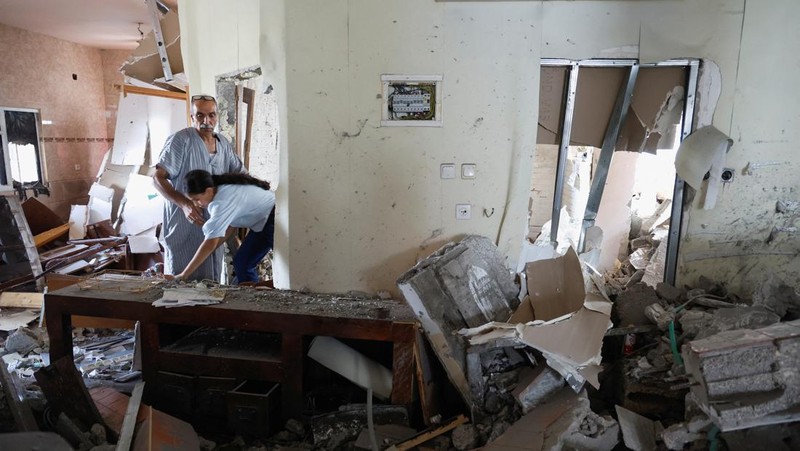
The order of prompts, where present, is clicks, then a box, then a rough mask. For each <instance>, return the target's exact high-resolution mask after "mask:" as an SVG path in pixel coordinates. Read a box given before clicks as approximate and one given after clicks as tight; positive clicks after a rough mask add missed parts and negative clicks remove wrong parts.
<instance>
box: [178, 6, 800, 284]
mask: <svg viewBox="0 0 800 451" xmlns="http://www.w3.org/2000/svg"><path fill="white" fill-rule="evenodd" d="M240 3H241V4H247V5H252V4H254V3H258V2H254V1H249V2H235V4H236V5H239V4H240ZM744 4H745V3H744V1H743V0H684V1H680V2H679V1H659V2H651V1H648V2H630V1H603V2H597V1H572V2H434V1H430V0H406V1H399V0H394V1H389V0H382V1H376V0H349V1H348V0H329V1H321V0H319V1H311V0H292V1H285V0H262V1H261V2H260V17H261V19H260V39H259V40H260V52H261V57H260V61H261V64H262V67H263V68H264V71H265V74H266V75H267V76H268V77H272V79H273V80H274V82H273V86H275V88H276V89H278V90H279V91H278V92H277V95H278V98H279V105H280V107H279V108H280V121H281V135H280V139H281V146H282V155H281V158H282V161H281V167H282V173H281V189H279V192H278V203H279V207H278V232H277V233H278V235H279V236H278V241H277V243H276V246H277V250H278V253H279V256H278V260H279V261H278V268H277V269H276V270H277V271H281V268H283V275H279V280H278V284H279V285H280V286H282V287H291V288H301V287H308V288H310V289H312V290H317V291H342V290H351V289H356V290H365V291H376V290H381V289H392V288H393V287H394V280H395V278H396V277H397V276H398V275H399V274H400V273H402V272H403V271H405V270H406V269H407V268H408V267H410V266H411V265H412V264H413V263H414V261H415V260H416V259H417V258H419V257H423V256H425V255H427V254H428V253H429V252H430V251H431V250H433V248H435V247H436V246H438V245H439V244H441V243H443V242H444V241H447V240H450V239H453V238H456V237H458V236H459V235H461V234H464V233H480V234H483V235H486V236H489V237H491V238H492V239H495V240H497V241H498V243H499V245H500V247H501V249H502V250H503V252H505V253H506V255H507V256H509V258H511V259H512V260H513V259H514V257H515V255H516V252H517V244H518V243H519V242H520V240H521V239H522V237H523V236H524V234H525V225H526V208H527V197H528V190H529V183H530V180H529V177H530V171H531V169H530V166H531V165H530V158H531V156H532V153H533V148H534V138H535V136H534V135H535V130H536V127H535V124H536V116H537V103H538V92H537V90H538V85H539V71H538V60H539V58H540V57H561V58H565V57H566V58H602V57H631V56H633V57H636V56H638V57H639V58H641V59H642V60H643V61H653V60H662V59H668V58H682V57H700V58H708V59H710V60H712V61H713V62H714V63H715V64H717V65H718V66H719V68H720V71H721V75H722V87H721V96H720V99H719V102H718V104H717V106H716V114H715V116H714V125H715V126H717V128H719V129H720V130H722V131H724V132H726V133H729V134H731V135H732V136H733V137H734V139H735V140H736V144H735V145H734V148H733V149H732V151H731V153H730V155H729V165H731V166H732V167H735V168H737V180H736V182H734V183H733V184H732V185H730V186H729V187H728V188H726V191H725V192H723V194H722V198H721V199H720V201H719V202H718V205H717V208H716V209H715V210H714V211H712V212H702V211H700V210H698V209H697V208H696V207H692V208H691V211H690V212H689V221H688V223H689V230H688V235H687V237H686V239H685V240H684V242H683V243H682V252H683V254H682V255H683V261H682V264H681V267H680V268H679V271H680V274H681V277H680V280H681V281H683V282H686V283H692V282H693V280H694V279H696V277H697V276H699V275H700V274H705V275H707V276H709V277H712V278H717V279H719V280H728V281H733V279H736V282H735V283H734V284H740V285H741V287H745V285H746V283H749V282H744V281H745V280H747V281H753V280H757V279H758V278H760V276H761V275H763V273H764V272H766V271H770V270H773V269H775V268H780V269H779V270H780V271H782V273H783V274H786V275H791V274H793V275H794V276H795V278H796V276H797V275H798V273H799V272H800V269H798V268H797V266H798V260H797V258H788V257H784V256H775V255H773V253H774V251H776V249H777V245H768V246H766V249H767V251H769V252H767V251H762V252H763V253H764V256H763V257H759V258H756V259H754V260H753V259H739V258H733V257H726V256H724V255H721V256H720V255H715V256H714V257H715V258H697V256H696V255H695V254H694V253H695V252H697V251H706V250H712V251H713V252H717V253H720V252H722V253H725V252H727V253H732V252H740V251H741V249H739V247H737V244H736V243H737V242H740V241H741V240H749V239H751V236H752V233H754V232H757V234H758V240H761V241H763V239H762V238H763V235H764V234H765V232H766V231H767V230H771V228H772V226H773V225H774V224H776V223H779V222H780V223H785V222H786V219H785V218H780V217H777V215H775V214H774V213H771V208H773V205H774V202H775V200H776V198H777V197H780V196H787V197H792V196H794V197H795V198H796V197H797V196H798V195H797V189H798V186H797V185H798V177H797V175H796V173H797V169H798V168H797V158H793V156H792V152H793V149H792V145H793V143H794V142H795V141H796V134H797V133H798V132H797V131H796V130H797V129H798V128H800V127H798V126H797V125H798V124H797V121H798V120H800V119H798V115H797V107H798V103H800V101H799V99H800V94H796V93H795V92H796V90H792V89H790V88H791V87H793V86H792V85H791V84H790V81H792V80H796V69H797V68H798V60H800V56H798V55H797V52H796V51H795V50H794V49H795V48H796V45H797V44H798V37H800V32H799V31H797V29H796V27H795V26H794V24H793V20H794V19H796V18H797V17H800V15H799V14H798V13H800V3H798V2H795V1H793V0H773V1H770V2H763V1H762V2H753V1H751V2H748V4H747V12H746V13H745V11H744ZM229 5H230V4H229V3H228V2H218V1H213V0H204V1H202V2H197V1H192V2H186V1H184V2H182V3H181V5H180V6H181V11H182V12H181V21H182V27H183V22H184V21H185V20H190V21H193V22H192V24H193V25H190V26H189V32H190V33H194V34H197V35H198V36H196V37H197V38H198V39H200V47H199V48H200V49H202V50H203V51H202V52H199V51H198V52H189V55H188V57H189V58H196V59H197V64H196V66H197V67H198V68H199V69H197V72H198V73H200V74H201V75H200V77H201V81H200V85H201V86H202V87H203V89H207V88H206V86H209V83H213V75H212V74H215V73H223V72H228V71H230V70H233V69H235V68H236V67H232V66H231V65H232V64H233V62H231V61H229V60H227V61H228V62H226V63H225V64H224V65H225V66H226V67H224V68H222V67H220V66H222V65H223V64H222V62H221V60H220V59H226V58H227V59H230V58H231V55H233V54H234V53H237V52H238V53H237V54H238V55H239V57H238V62H237V63H236V64H238V65H240V66H242V67H244V66H247V65H251V64H252V61H250V60H249V58H250V55H252V52H253V51H258V50H253V49H254V48H256V49H257V48H258V47H257V44H256V42H255V41H253V40H251V39H250V36H251V35H252V33H250V32H248V33H246V34H247V39H242V38H241V37H239V38H238V42H237V41H235V37H237V36H241V35H242V32H241V24H243V23H246V24H248V26H249V25H252V23H251V19H252V17H253V16H254V15H255V14H251V11H250V10H249V8H248V9H247V10H246V11H245V10H243V9H242V8H241V7H238V6H237V7H236V8H239V9H238V13H236V11H231V10H230V9H231V6H229ZM201 7H202V8H205V9H204V10H203V11H202V12H201V11H199V10H200V8H201ZM214 8H215V9H214ZM236 8H234V9H236ZM186 10H188V11H186ZM243 16H244V17H243ZM743 20H744V26H743ZM203 22H205V23H206V24H214V27H217V28H216V29H218V30H220V31H218V32H215V33H213V34H212V33H211V32H210V31H203V32H202V33H206V34H205V35H203V36H200V35H201V34H202V33H201V32H200V31H197V32H193V31H192V30H193V28H194V27H196V28H197V30H210V29H212V28H213V27H212V26H211V25H208V26H204V23H203ZM234 24H238V25H234ZM774 30H781V38H779V39H776V40H772V41H769V38H768V37H767V36H772V35H773V31H774ZM233 31H236V33H234V32H233ZM189 38H192V35H191V34H190V35H189ZM740 38H741V39H740ZM204 39H205V40H208V39H212V40H214V39H217V40H219V41H214V42H212V43H208V44H204V42H205V41H204ZM187 40H188V39H186V40H184V44H183V45H184V46H187V43H186V41H187ZM740 42H741V45H742V51H741V52H740ZM236 45H238V47H236ZM236 49H238V50H236ZM242 55H248V57H247V58H243V57H242ZM187 66H188V67H190V68H191V67H193V66H192V65H191V64H187ZM209 67H210V68H211V69H208V68H209ZM385 73H405V74H442V75H443V76H444V88H443V90H444V94H445V96H444V127H442V128H433V129H426V128H380V127H379V118H380V112H379V105H380V99H378V98H377V96H378V94H380V82H379V80H380V75H381V74H385ZM191 76H192V73H191V72H190V77H191ZM209 77H211V78H209ZM206 80H209V81H206ZM193 83H194V82H193ZM211 86H213V85H211ZM768 160H769V161H773V160H774V161H780V162H782V163H783V164H782V165H779V166H769V167H765V168H762V169H760V170H758V171H756V172H755V173H754V175H752V176H745V175H742V173H741V170H742V169H743V168H744V166H745V165H746V164H747V162H748V161H751V162H764V161H768ZM445 162H453V163H457V164H460V163H467V162H468V163H477V165H478V178H477V179H475V180H474V181H466V180H460V179H456V180H440V179H439V176H438V171H439V164H440V163H445ZM773 187H774V188H773ZM461 202H464V203H467V202H468V203H472V204H473V205H474V207H473V219H472V220H470V221H456V220H455V219H454V206H455V204H456V203H461ZM483 209H487V211H491V209H494V214H493V215H492V216H491V217H489V218H487V217H484V216H483V215H482V211H483ZM781 221H783V222H781ZM709 230H710V231H713V233H707V231H709ZM761 246H765V245H763V244H762V245H761ZM797 247H798V244H797V240H796V239H794V240H788V239H787V240H784V241H783V242H781V247H780V249H778V250H779V251H781V252H783V251H784V249H789V250H788V252H794V253H797ZM754 249H755V248H754ZM770 252H772V253H770ZM739 281H741V282H739Z"/></svg>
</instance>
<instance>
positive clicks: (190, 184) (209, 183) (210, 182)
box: [184, 169, 269, 194]
mask: <svg viewBox="0 0 800 451" xmlns="http://www.w3.org/2000/svg"><path fill="white" fill-rule="evenodd" d="M184 180H185V181H186V193H187V194H200V193H202V192H203V191H205V190H206V189H208V188H214V187H217V186H219V185H255V186H257V187H259V188H261V189H265V190H267V191H269V182H265V181H264V180H261V179H257V178H255V177H253V176H252V175H250V174H244V173H239V172H228V173H226V174H219V175H211V173H210V172H208V171H204V170H202V169H195V170H194V171H189V172H188V173H187V174H186V177H185V178H184Z"/></svg>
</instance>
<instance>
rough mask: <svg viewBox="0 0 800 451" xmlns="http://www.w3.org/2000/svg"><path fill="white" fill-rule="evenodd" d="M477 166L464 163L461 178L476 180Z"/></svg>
mask: <svg viewBox="0 0 800 451" xmlns="http://www.w3.org/2000/svg"><path fill="white" fill-rule="evenodd" d="M476 167H477V165H475V164H474V163H464V164H462V165H461V178H462V179H474V178H475V171H476Z"/></svg>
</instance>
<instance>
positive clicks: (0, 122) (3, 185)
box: [0, 106, 46, 191]
mask: <svg viewBox="0 0 800 451" xmlns="http://www.w3.org/2000/svg"><path fill="white" fill-rule="evenodd" d="M7 111H13V112H18V113H32V114H33V115H34V117H35V123H36V140H35V142H34V143H32V144H33V146H34V149H35V152H36V171H37V174H38V180H37V181H36V182H26V183H21V184H22V185H26V186H27V185H37V184H41V183H45V182H46V177H45V172H44V155H43V149H42V116H41V111H40V110H38V109H35V108H12V107H3V106H0V145H1V146H2V147H0V149H1V150H2V158H3V171H0V190H2V191H11V190H13V189H14V179H13V177H12V171H11V148H10V144H11V143H10V141H9V139H8V129H7V125H6V112H7Z"/></svg>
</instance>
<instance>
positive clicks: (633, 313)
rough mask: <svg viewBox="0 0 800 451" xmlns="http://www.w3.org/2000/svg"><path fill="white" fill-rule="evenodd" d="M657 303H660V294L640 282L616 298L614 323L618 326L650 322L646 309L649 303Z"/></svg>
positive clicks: (613, 313) (613, 312)
mask: <svg viewBox="0 0 800 451" xmlns="http://www.w3.org/2000/svg"><path fill="white" fill-rule="evenodd" d="M655 303H658V296H657V295H656V291H655V290H654V289H652V288H651V287H649V286H647V285H645V284H643V283H639V284H635V285H633V286H631V287H630V288H627V289H626V290H624V291H622V292H621V293H619V295H617V298H616V299H615V300H614V309H613V310H612V319H613V320H614V324H616V325H617V326H618V327H624V326H643V325H646V324H649V323H650V322H649V321H648V320H647V317H646V316H645V313H644V311H645V308H646V307H647V306H648V305H650V304H655Z"/></svg>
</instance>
